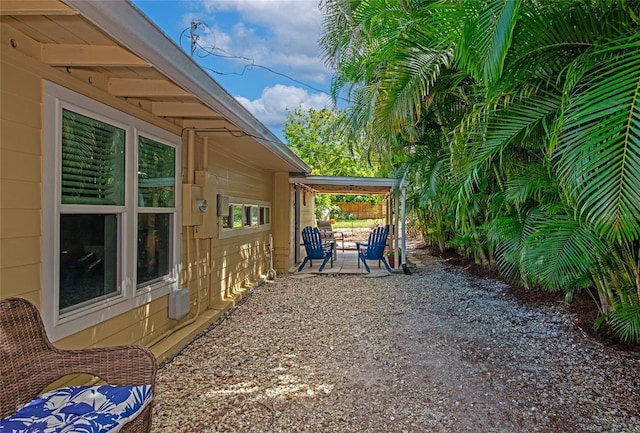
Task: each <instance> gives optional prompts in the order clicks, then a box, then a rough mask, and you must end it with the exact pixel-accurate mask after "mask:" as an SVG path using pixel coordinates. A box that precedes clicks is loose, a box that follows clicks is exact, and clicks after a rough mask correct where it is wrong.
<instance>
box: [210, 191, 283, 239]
mask: <svg viewBox="0 0 640 433" xmlns="http://www.w3.org/2000/svg"><path fill="white" fill-rule="evenodd" d="M221 196H222V195H221ZM224 197H226V198H227V199H228V203H229V208H230V211H229V213H230V214H231V216H230V217H231V218H232V217H233V214H232V211H231V206H241V207H242V222H241V224H240V226H233V227H223V218H226V217H224V216H222V215H218V228H219V230H218V236H219V238H220V239H226V238H230V237H233V236H241V235H246V234H249V233H254V232H263V231H269V230H271V202H268V201H264V200H254V199H249V198H242V197H233V196H226V195H225V196H224ZM251 207H257V208H258V222H257V224H253V225H247V224H246V223H247V221H246V215H247V208H251ZM260 209H265V211H264V212H267V211H266V209H269V211H268V213H269V216H270V219H269V222H265V223H264V224H261V223H260Z"/></svg>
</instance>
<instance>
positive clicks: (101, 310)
mask: <svg viewBox="0 0 640 433" xmlns="http://www.w3.org/2000/svg"><path fill="white" fill-rule="evenodd" d="M63 109H68V110H71V111H73V112H76V113H79V114H82V115H84V116H88V117H91V118H93V119H96V120H99V121H102V122H105V123H109V124H111V125H114V126H117V127H119V128H122V129H124V130H125V133H126V142H125V205H124V206H110V207H105V206H101V207H94V208H91V210H93V209H95V210H105V208H107V209H108V210H109V212H110V213H119V214H120V220H119V226H120V227H119V234H118V236H119V252H118V259H119V261H118V267H119V282H118V291H117V292H116V293H114V294H113V295H110V296H108V297H106V298H105V299H100V300H97V301H96V302H93V303H90V304H89V305H86V306H84V307H79V308H77V309H73V311H69V312H67V313H64V314H61V313H60V310H59V302H58V300H59V278H60V276H59V269H60V263H59V260H60V239H59V218H60V213H61V211H63V210H64V212H75V213H93V212H87V211H88V210H89V208H88V207H87V205H62V204H61V199H60V195H61V188H60V183H61V169H60V167H61V157H62V143H61V136H62V134H61V127H62V110H63ZM140 135H141V136H144V137H147V138H151V139H153V140H156V141H158V142H161V143H163V144H166V145H168V146H171V147H174V148H175V152H176V154H175V160H176V161H175V164H176V170H175V173H176V185H175V204H174V207H173V208H168V209H171V214H172V215H173V217H172V222H173V224H172V229H173V233H172V236H171V240H170V242H171V249H172V264H171V271H170V275H168V276H167V277H166V278H164V279H163V280H162V281H159V282H154V284H149V285H146V286H143V287H136V272H137V265H136V257H137V252H136V249H137V226H136V224H137V219H138V218H137V216H138V212H139V209H140V210H142V211H143V212H144V211H145V208H138V200H137V196H138V187H137V181H138V175H137V167H138V161H137V153H138V136H140ZM43 136H44V152H43V157H44V160H43V200H42V201H43V211H42V213H43V241H42V318H43V321H44V324H45V327H46V328H47V334H48V335H49V338H50V339H51V340H52V341H56V340H59V339H61V338H64V337H66V336H69V335H72V334H75V333H77V332H80V331H82V330H84V329H87V328H90V327H92V326H95V325H97V324H99V323H101V322H104V321H105V320H108V319H110V318H113V317H115V316H118V315H120V314H122V313H125V312H127V311H130V310H132V309H134V308H136V307H139V306H141V305H145V304H147V303H149V302H151V301H153V300H154V299H157V298H159V297H161V296H164V295H166V294H168V293H169V292H170V291H171V290H176V289H177V288H178V283H179V275H180V257H181V256H180V254H181V252H180V224H181V220H180V212H179V210H180V208H179V206H178V203H182V197H181V193H182V188H181V185H180V182H181V180H180V167H181V161H180V156H181V152H180V147H179V146H180V143H181V139H180V137H179V136H178V135H176V134H172V133H170V132H168V131H165V130H163V129H161V128H158V127H157V126H155V125H151V124H149V123H147V122H145V121H143V120H141V119H138V118H136V117H134V116H131V115H129V114H127V113H124V112H122V111H119V110H117V109H115V108H113V107H110V106H108V105H105V104H103V103H101V102H98V101H96V100H94V99H91V98H88V97H86V96H84V95H81V94H79V93H77V92H74V91H72V90H69V89H67V88H65V87H62V86H59V85H57V84H54V83H51V82H48V81H45V82H44V131H43ZM168 209H167V208H165V209H164V210H168Z"/></svg>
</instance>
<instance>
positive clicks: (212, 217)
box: [194, 170, 218, 239]
mask: <svg viewBox="0 0 640 433" xmlns="http://www.w3.org/2000/svg"><path fill="white" fill-rule="evenodd" d="M196 185H198V186H200V188H202V198H203V199H205V200H207V203H209V211H207V213H206V214H204V215H203V216H202V224H199V225H198V226H197V227H196V228H195V231H194V236H195V237H196V239H207V238H213V237H216V236H217V234H218V212H217V203H216V178H215V176H214V175H213V174H211V173H209V172H207V171H204V170H198V171H196Z"/></svg>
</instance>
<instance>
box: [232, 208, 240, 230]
mask: <svg viewBox="0 0 640 433" xmlns="http://www.w3.org/2000/svg"><path fill="white" fill-rule="evenodd" d="M232 208H233V209H232V210H231V217H232V218H233V223H232V225H231V228H237V227H242V205H241V204H234V205H232Z"/></svg>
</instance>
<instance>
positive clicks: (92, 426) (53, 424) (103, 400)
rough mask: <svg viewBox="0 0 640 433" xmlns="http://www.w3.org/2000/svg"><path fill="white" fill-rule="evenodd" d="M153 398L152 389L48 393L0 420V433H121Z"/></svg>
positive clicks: (95, 388)
mask: <svg viewBox="0 0 640 433" xmlns="http://www.w3.org/2000/svg"><path fill="white" fill-rule="evenodd" d="M152 399H153V396H152V392H151V386H150V385H141V386H113V385H99V386H71V387H67V388H59V389H56V390H54V391H50V392H47V393H45V394H42V395H40V396H38V397H37V398H35V399H34V400H32V401H30V402H29V403H27V404H26V405H24V406H22V407H21V408H20V409H19V410H18V412H16V413H15V414H13V415H11V416H10V417H8V418H4V419H2V420H0V432H11V433H23V432H24V433H27V432H38V433H71V432H73V433H98V432H100V433H103V432H114V433H115V432H119V431H120V429H121V428H122V427H123V426H124V425H125V424H126V423H128V422H129V421H131V420H133V419H134V418H135V417H136V416H138V414H140V412H142V411H143V410H144V408H145V407H147V405H148V404H149V403H150V402H151V400H152Z"/></svg>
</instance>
